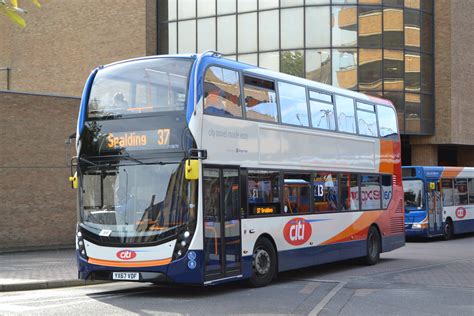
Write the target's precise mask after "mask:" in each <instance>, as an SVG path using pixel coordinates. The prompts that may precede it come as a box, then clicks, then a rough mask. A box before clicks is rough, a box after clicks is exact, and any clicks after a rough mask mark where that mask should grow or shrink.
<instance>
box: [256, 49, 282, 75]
mask: <svg viewBox="0 0 474 316" xmlns="http://www.w3.org/2000/svg"><path fill="white" fill-rule="evenodd" d="M258 62H259V65H258V66H259V67H262V68H267V69H269V70H273V71H280V53H279V52H270V53H262V54H260V55H259V58H258Z"/></svg>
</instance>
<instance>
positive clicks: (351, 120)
mask: <svg viewBox="0 0 474 316" xmlns="http://www.w3.org/2000/svg"><path fill="white" fill-rule="evenodd" d="M336 113H337V126H338V130H339V131H340V132H345V133H351V134H355V133H357V127H356V121H355V110H354V99H352V98H348V97H343V96H340V95H336Z"/></svg>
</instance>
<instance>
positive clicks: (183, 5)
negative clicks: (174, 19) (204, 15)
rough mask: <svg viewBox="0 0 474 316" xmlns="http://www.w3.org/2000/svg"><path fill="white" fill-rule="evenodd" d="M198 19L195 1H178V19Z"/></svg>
mask: <svg viewBox="0 0 474 316" xmlns="http://www.w3.org/2000/svg"><path fill="white" fill-rule="evenodd" d="M195 17H196V1H195V0H178V19H180V20H182V19H191V18H195Z"/></svg>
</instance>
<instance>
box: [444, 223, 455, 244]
mask: <svg viewBox="0 0 474 316" xmlns="http://www.w3.org/2000/svg"><path fill="white" fill-rule="evenodd" d="M453 233H454V230H453V221H452V220H451V219H450V218H448V219H447V220H446V223H444V228H443V238H444V240H450V239H451V238H453Z"/></svg>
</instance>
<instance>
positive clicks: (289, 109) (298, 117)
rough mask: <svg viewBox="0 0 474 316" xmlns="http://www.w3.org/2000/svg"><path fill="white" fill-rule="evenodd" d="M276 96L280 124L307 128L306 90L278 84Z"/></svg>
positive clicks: (283, 83)
mask: <svg viewBox="0 0 474 316" xmlns="http://www.w3.org/2000/svg"><path fill="white" fill-rule="evenodd" d="M278 94H279V97H280V99H279V101H280V112H281V121H282V123H285V124H291V125H297V126H309V123H308V106H307V104H306V89H305V88H304V87H301V86H296V85H293V84H289V83H285V82H278Z"/></svg>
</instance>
